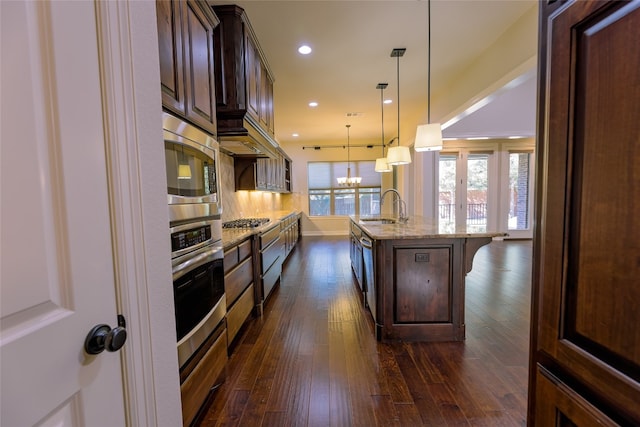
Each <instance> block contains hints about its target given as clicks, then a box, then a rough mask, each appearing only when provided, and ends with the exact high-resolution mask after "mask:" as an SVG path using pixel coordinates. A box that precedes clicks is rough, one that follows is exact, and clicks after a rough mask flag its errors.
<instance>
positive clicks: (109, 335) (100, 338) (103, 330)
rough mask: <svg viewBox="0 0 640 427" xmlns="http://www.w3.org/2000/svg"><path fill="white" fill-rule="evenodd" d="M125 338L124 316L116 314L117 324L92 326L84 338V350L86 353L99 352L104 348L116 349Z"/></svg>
mask: <svg viewBox="0 0 640 427" xmlns="http://www.w3.org/2000/svg"><path fill="white" fill-rule="evenodd" d="M126 340H127V329H126V323H125V320H124V316H122V315H121V314H119V315H118V326H116V327H115V328H113V329H111V326H109V325H105V324H100V325H96V326H94V327H93V328H92V329H91V330H90V331H89V333H88V334H87V338H86V339H85V340H84V351H86V352H87V353H88V354H100V353H102V352H103V351H104V350H107V351H118V350H120V349H121V348H122V346H123V345H124V343H125V341H126Z"/></svg>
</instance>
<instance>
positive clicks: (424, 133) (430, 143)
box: [414, 0, 442, 151]
mask: <svg viewBox="0 0 640 427" xmlns="http://www.w3.org/2000/svg"><path fill="white" fill-rule="evenodd" d="M427 13H428V17H429V18H428V23H427V31H428V43H427V45H428V49H429V56H428V60H427V64H428V65H427V124H426V125H419V126H418V129H417V131H416V141H415V145H414V148H415V150H416V151H438V150H442V126H440V123H431V0H428V1H427Z"/></svg>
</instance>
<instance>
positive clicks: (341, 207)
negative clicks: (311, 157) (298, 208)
mask: <svg viewBox="0 0 640 427" xmlns="http://www.w3.org/2000/svg"><path fill="white" fill-rule="evenodd" d="M348 165H349V164H348V163H347V162H309V163H307V182H308V188H309V215H313V216H323V215H354V214H355V213H356V212H359V214H360V215H376V214H378V213H379V211H380V186H381V182H382V178H381V175H380V174H379V173H377V172H375V162H374V161H370V160H368V161H359V162H358V161H356V162H351V163H350V165H351V176H360V177H362V182H361V184H360V186H359V187H347V188H345V187H342V186H339V185H338V181H337V178H338V177H341V176H346V173H347V166H348ZM361 193H362V196H361V195H360V194H361Z"/></svg>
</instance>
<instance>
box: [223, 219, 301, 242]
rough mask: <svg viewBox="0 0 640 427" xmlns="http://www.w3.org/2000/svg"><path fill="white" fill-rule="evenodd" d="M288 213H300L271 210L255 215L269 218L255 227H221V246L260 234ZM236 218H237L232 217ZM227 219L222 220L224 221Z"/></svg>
mask: <svg viewBox="0 0 640 427" xmlns="http://www.w3.org/2000/svg"><path fill="white" fill-rule="evenodd" d="M289 215H300V212H297V211H273V212H268V213H265V214H258V215H255V217H257V218H269V219H270V220H271V221H269V222H268V223H266V224H264V225H262V226H260V227H255V228H223V229H222V246H223V247H224V248H225V249H228V248H230V247H231V246H234V245H236V244H238V243H240V242H242V241H243V240H245V239H247V238H248V237H250V236H251V235H253V234H260V233H262V232H263V231H266V230H268V229H270V228H273V227H274V226H275V225H276V224H279V223H280V221H282V220H283V219H284V218H286V217H288V216H289ZM234 219H238V218H234ZM226 221H227V220H225V221H223V222H226Z"/></svg>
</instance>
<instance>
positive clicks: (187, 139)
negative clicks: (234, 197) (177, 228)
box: [162, 112, 222, 223]
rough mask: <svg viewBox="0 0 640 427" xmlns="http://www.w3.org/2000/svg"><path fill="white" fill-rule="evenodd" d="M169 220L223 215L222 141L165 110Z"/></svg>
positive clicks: (163, 122) (164, 132)
mask: <svg viewBox="0 0 640 427" xmlns="http://www.w3.org/2000/svg"><path fill="white" fill-rule="evenodd" d="M162 127H163V137H164V150H165V161H166V170H167V197H168V203H169V220H170V221H171V222H172V223H173V222H177V221H184V220H189V219H194V218H203V217H217V218H218V219H219V218H220V213H221V212H222V203H221V201H220V175H219V173H220V172H219V170H218V169H219V155H220V151H219V144H218V142H217V141H216V140H215V139H214V138H213V137H212V136H211V135H209V134H207V133H205V132H203V131H201V130H200V129H198V128H196V127H195V126H192V125H190V124H189V123H186V122H185V121H183V120H181V119H179V118H177V117H175V116H173V115H171V114H169V113H166V112H165V113H163V115H162Z"/></svg>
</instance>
